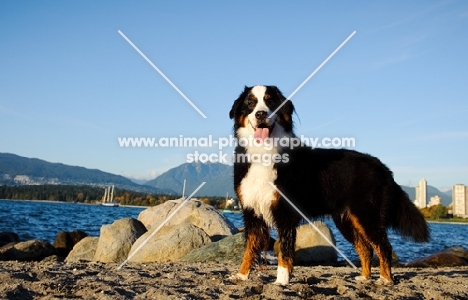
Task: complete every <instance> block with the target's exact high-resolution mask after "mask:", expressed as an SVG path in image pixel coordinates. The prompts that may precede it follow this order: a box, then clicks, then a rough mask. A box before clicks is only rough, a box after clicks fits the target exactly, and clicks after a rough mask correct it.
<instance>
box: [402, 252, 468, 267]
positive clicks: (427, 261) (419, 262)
mask: <svg viewBox="0 0 468 300" xmlns="http://www.w3.org/2000/svg"><path fill="white" fill-rule="evenodd" d="M406 266H407V267H414V268H421V267H436V268H438V267H458V266H468V262H467V261H466V260H465V259H464V258H461V257H459V256H457V255H455V254H452V253H447V252H438V253H435V254H432V255H430V256H428V257H425V258H420V259H416V260H413V261H411V262H409V263H407V264H406Z"/></svg>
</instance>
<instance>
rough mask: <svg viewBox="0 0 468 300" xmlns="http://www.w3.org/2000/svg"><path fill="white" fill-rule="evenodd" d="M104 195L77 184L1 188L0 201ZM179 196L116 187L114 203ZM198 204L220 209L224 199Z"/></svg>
mask: <svg viewBox="0 0 468 300" xmlns="http://www.w3.org/2000/svg"><path fill="white" fill-rule="evenodd" d="M103 196H104V188H103V187H98V186H87V185H83V186H77V185H19V186H7V185H0V199H9V200H47V201H60V202H79V203H89V204H99V203H100V202H101V201H102V199H103ZM180 197H181V196H180V195H168V194H150V193H142V192H136V191H130V190H124V189H119V188H116V189H115V191H114V201H117V202H119V203H120V204H121V205H136V206H155V205H159V204H162V203H164V202H166V201H167V200H171V199H177V198H180ZM198 199H199V200H200V201H202V202H204V203H206V204H210V205H213V206H214V207H216V208H219V209H222V208H224V205H225V200H224V199H223V198H221V197H202V198H198Z"/></svg>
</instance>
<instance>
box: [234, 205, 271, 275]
mask: <svg viewBox="0 0 468 300" xmlns="http://www.w3.org/2000/svg"><path fill="white" fill-rule="evenodd" d="M244 226H245V228H244V236H245V241H246V246H245V251H244V257H243V259H242V264H241V266H240V268H239V272H238V273H237V274H236V276H235V277H236V278H238V279H241V280H247V279H248V278H249V273H250V269H251V268H252V265H253V263H254V261H255V258H256V257H257V256H258V254H259V253H260V251H262V250H265V249H266V247H267V246H268V243H269V240H270V228H269V227H268V225H267V224H266V223H265V221H264V220H263V218H261V217H259V216H257V215H255V212H254V211H253V210H252V209H249V208H247V209H245V210H244Z"/></svg>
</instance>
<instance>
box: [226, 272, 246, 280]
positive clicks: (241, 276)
mask: <svg viewBox="0 0 468 300" xmlns="http://www.w3.org/2000/svg"><path fill="white" fill-rule="evenodd" d="M228 279H229V280H242V281H245V280H247V279H249V274H245V275H244V274H241V273H237V274H233V275H231V276H229V277H228Z"/></svg>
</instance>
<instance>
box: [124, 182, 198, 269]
mask: <svg viewBox="0 0 468 300" xmlns="http://www.w3.org/2000/svg"><path fill="white" fill-rule="evenodd" d="M205 183H206V182H205V181H204V182H202V183H201V184H200V185H199V186H198V187H197V189H196V190H195V191H193V193H191V194H190V196H188V197H187V199H185V200H184V201H183V202H182V203H180V205H179V206H178V207H177V208H176V209H175V210H174V211H173V212H172V213H171V214H170V215H169V216H167V218H166V219H165V220H164V221H163V222H162V223H161V224H160V225H159V226H158V227H157V228H156V229H155V230H154V231H153V232H151V234H150V235H149V236H148V237H147V238H146V239H145V240H144V241H143V242H141V244H140V245H139V246H138V247H137V248H136V249H135V251H133V252H132V253H130V254H129V255H128V257H127V259H126V260H125V261H124V262H123V263H121V264H120V266H118V268H117V270H120V269H121V268H122V267H123V266H124V265H125V264H127V262H128V261H129V260H130V259H131V258H132V257H133V256H134V255H135V254H136V253H137V252H138V251H140V249H141V248H142V247H143V246H144V245H145V244H146V243H147V242H148V241H149V240H150V239H151V238H152V237H153V236H154V235H155V234H156V232H158V231H159V230H160V229H161V228H162V227H163V226H164V225H165V224H166V223H167V222H168V221H169V220H170V219H171V218H172V217H173V216H174V215H175V214H176V213H177V212H178V211H179V210H180V209H181V208H182V207H183V206H184V205H185V204H187V202H189V201H190V199H192V197H193V195H195V193H196V192H198V190H199V189H201V188H202V186H204V185H205Z"/></svg>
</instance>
